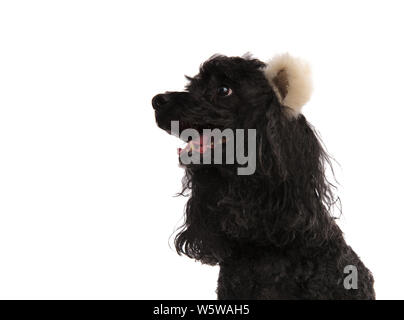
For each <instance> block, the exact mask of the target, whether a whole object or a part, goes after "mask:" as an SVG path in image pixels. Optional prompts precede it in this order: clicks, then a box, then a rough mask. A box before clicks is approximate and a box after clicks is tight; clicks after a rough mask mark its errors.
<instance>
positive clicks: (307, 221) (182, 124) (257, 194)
mask: <svg viewBox="0 0 404 320" xmlns="http://www.w3.org/2000/svg"><path fill="white" fill-rule="evenodd" d="M187 78H188V80H189V84H188V85H187V86H186V90H185V91H184V92H167V93H165V94H159V95H156V96H155V97H154V98H153V100H152V105H153V108H154V110H155V116H156V122H157V124H158V126H159V127H160V128H161V129H164V130H166V131H167V132H170V133H172V132H173V128H172V125H173V124H175V123H177V125H178V128H177V129H178V130H179V131H178V132H177V133H176V134H180V133H181V132H183V131H184V130H188V131H189V129H194V130H193V131H192V132H195V130H196V131H197V133H200V134H201V138H198V139H195V138H191V139H190V136H191V135H185V138H184V136H183V135H181V138H182V139H183V140H185V141H186V142H188V144H187V146H186V148H185V149H179V155H180V163H181V164H182V166H183V167H184V168H185V177H184V179H183V190H182V192H181V194H182V195H189V196H190V198H189V200H188V202H187V205H186V210H185V223H184V225H183V226H182V228H181V230H180V232H179V234H177V236H176V238H175V246H176V249H177V251H178V253H180V254H185V255H187V256H188V257H190V258H193V259H196V260H199V261H201V262H202V263H206V264H210V265H217V264H218V265H219V266H220V274H219V280H218V288H217V295H218V299H374V298H375V292H374V289H373V277H372V274H371V272H370V271H369V270H368V269H367V268H366V267H365V266H364V264H363V263H362V262H361V260H360V259H359V257H358V256H357V255H356V253H355V252H354V251H353V250H352V248H351V247H350V246H348V245H347V244H346V242H345V240H344V237H343V233H342V232H341V230H340V228H339V227H338V226H337V224H336V223H335V220H334V218H333V216H332V214H331V209H332V208H333V206H334V205H335V204H336V202H338V199H336V197H335V196H334V194H333V189H334V186H333V185H332V184H331V183H330V182H329V181H328V180H327V178H326V172H325V171H326V168H329V167H331V164H330V159H329V157H328V156H327V154H326V152H325V151H324V149H323V147H322V144H321V142H320V140H319V138H318V136H317V135H316V132H315V130H314V129H313V127H312V126H311V125H310V124H309V122H308V121H307V120H306V118H305V117H304V116H303V115H302V114H301V113H300V111H301V108H302V106H303V105H304V104H305V103H306V102H307V100H308V99H309V97H310V92H311V84H310V81H309V78H310V70H309V68H308V67H307V64H305V63H304V62H302V61H301V60H298V59H295V58H292V57H291V56H290V55H288V54H285V55H279V56H276V57H275V58H274V59H272V60H271V61H269V62H268V63H267V64H265V63H263V62H261V61H259V60H257V59H253V58H252V57H251V56H243V57H226V56H220V55H216V56H213V57H212V58H210V59H209V60H208V61H206V62H205V63H204V64H203V65H202V66H201V68H200V73H199V74H198V75H196V76H195V77H193V78H190V77H187ZM206 129H219V130H220V131H221V132H224V131H225V129H231V130H233V131H237V129H238V131H239V132H242V134H241V136H242V137H243V138H245V139H244V140H243V141H242V142H241V144H240V143H238V144H237V145H238V146H240V145H242V146H245V147H248V146H247V144H248V143H253V146H254V147H255V149H254V150H253V151H255V153H254V156H255V157H256V159H251V161H253V160H254V161H255V160H256V161H255V162H253V163H252V164H254V163H255V166H254V167H253V170H249V171H250V172H244V173H240V167H246V162H245V161H244V162H243V163H240V161H237V160H238V159H239V157H233V160H234V158H236V160H235V161H227V162H226V161H221V163H220V161H211V162H208V161H199V162H198V161H188V160H189V159H188V160H187V161H188V162H187V163H185V161H184V159H185V158H186V157H182V158H183V159H182V158H181V156H182V155H184V154H185V156H191V155H192V156H193V155H195V154H196V155H197V158H198V157H199V158H202V157H204V156H205V151H206V150H207V149H209V150H210V151H211V152H210V155H209V156H208V158H209V157H211V158H212V159H213V154H214V153H215V152H216V146H217V145H218V144H220V145H221V147H225V148H226V147H228V145H230V138H231V135H225V136H223V138H222V139H221V140H220V141H219V143H217V140H213V139H210V138H209V139H208V142H207V140H206V138H205V136H206V134H205V131H206ZM241 129H243V130H241ZM248 129H254V130H250V131H251V132H255V135H254V141H252V140H251V139H250V138H248V137H247V132H248V133H249V132H250V131H248ZM212 137H213V136H212ZM236 137H237V136H236ZM233 140H235V139H234V136H233ZM233 140H231V141H232V145H234V143H233V142H234V141H233ZM207 147H208V148H207ZM221 149H222V148H221ZM233 149H234V148H233ZM230 150H232V149H231V148H230ZM245 150H246V149H245ZM226 152H227V151H226ZM232 152H234V153H236V151H234V150H233V151H231V152H230V153H228V154H227V153H226V159H227V157H229V158H232V156H234V154H233V155H232V154H231V153H232ZM222 157H223V159H224V158H225V156H224V155H222ZM197 158H195V157H193V158H191V160H192V159H194V160H195V159H197ZM205 158H206V157H205ZM205 158H204V159H205ZM215 159H216V158H215ZM223 159H222V160H223ZM205 160H206V159H205ZM331 169H332V168H331Z"/></svg>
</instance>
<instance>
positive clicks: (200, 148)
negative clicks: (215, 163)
mask: <svg viewBox="0 0 404 320" xmlns="http://www.w3.org/2000/svg"><path fill="white" fill-rule="evenodd" d="M209 140H210V139H209V137H205V136H203V135H202V136H201V137H200V139H199V143H198V142H196V141H194V140H191V141H189V142H188V143H187V145H186V146H185V148H184V149H182V148H178V149H177V153H178V154H180V153H182V152H189V151H195V152H199V153H205V152H206V150H208V148H211V145H210V141H209Z"/></svg>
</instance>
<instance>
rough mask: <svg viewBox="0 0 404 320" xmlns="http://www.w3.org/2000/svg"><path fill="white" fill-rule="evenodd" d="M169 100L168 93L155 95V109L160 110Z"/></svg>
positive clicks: (153, 101) (153, 104)
mask: <svg viewBox="0 0 404 320" xmlns="http://www.w3.org/2000/svg"><path fill="white" fill-rule="evenodd" d="M167 102H168V95H167V94H158V95H156V96H154V97H153V99H152V106H153V109H154V110H156V111H158V110H160V109H161V108H162V107H163V106H164V105H165V104H167Z"/></svg>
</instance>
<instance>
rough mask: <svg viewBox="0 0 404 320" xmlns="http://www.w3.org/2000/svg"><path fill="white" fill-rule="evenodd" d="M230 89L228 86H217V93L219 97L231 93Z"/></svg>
mask: <svg viewBox="0 0 404 320" xmlns="http://www.w3.org/2000/svg"><path fill="white" fill-rule="evenodd" d="M232 92H233V91H232V90H231V89H230V88H229V87H226V86H221V87H219V88H217V95H218V96H221V97H226V96H229V95H231V94H232Z"/></svg>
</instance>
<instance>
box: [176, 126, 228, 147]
mask: <svg viewBox="0 0 404 320" xmlns="http://www.w3.org/2000/svg"><path fill="white" fill-rule="evenodd" d="M207 127H208V126H207ZM186 129H195V130H196V131H198V133H199V137H198V138H195V137H194V139H192V137H188V138H187V140H186V141H185V142H186V145H185V147H183V148H178V149H177V153H178V155H181V154H182V153H185V152H186V153H188V154H192V153H194V152H195V153H199V154H204V153H205V152H207V151H208V150H210V149H214V148H215V147H216V146H218V145H221V144H224V143H226V137H221V138H220V139H214V137H213V135H212V134H204V133H203V131H204V129H207V130H213V129H212V128H202V127H201V126H192V125H190V124H188V123H181V122H180V132H181V133H182V132H183V131H184V130H186Z"/></svg>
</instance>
